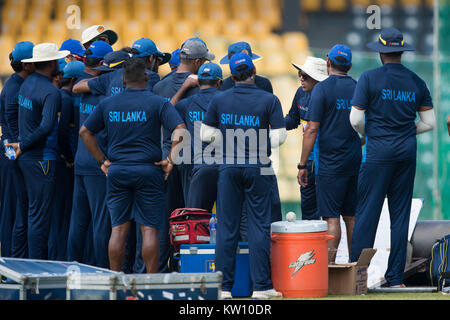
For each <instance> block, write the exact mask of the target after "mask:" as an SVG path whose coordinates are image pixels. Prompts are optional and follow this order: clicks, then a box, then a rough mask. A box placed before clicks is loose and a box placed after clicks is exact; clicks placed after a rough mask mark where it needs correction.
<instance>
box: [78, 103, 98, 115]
mask: <svg viewBox="0 0 450 320" xmlns="http://www.w3.org/2000/svg"><path fill="white" fill-rule="evenodd" d="M94 109H95V106H94V105H92V104H89V103H83V102H80V113H83V114H91V113H92V112H93V111H94Z"/></svg>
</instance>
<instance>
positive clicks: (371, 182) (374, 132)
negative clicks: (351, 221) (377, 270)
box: [350, 28, 436, 287]
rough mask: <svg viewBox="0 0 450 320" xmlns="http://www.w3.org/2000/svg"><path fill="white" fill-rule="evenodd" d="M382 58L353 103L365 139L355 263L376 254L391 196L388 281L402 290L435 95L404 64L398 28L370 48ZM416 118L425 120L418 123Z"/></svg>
mask: <svg viewBox="0 0 450 320" xmlns="http://www.w3.org/2000/svg"><path fill="white" fill-rule="evenodd" d="M367 46H368V48H370V49H371V50H373V51H376V52H379V54H380V59H381V62H382V63H383V66H382V67H379V68H376V69H372V70H369V71H366V72H364V73H363V74H362V75H361V76H360V78H359V80H358V85H357V86H356V90H355V95H354V97H353V100H352V105H353V108H352V111H351V115H350V121H351V123H352V125H353V127H354V128H355V130H356V131H358V132H359V133H360V134H361V135H363V136H365V137H366V146H365V150H364V156H363V163H362V165H361V170H360V173H359V181H358V204H357V207H356V216H355V228H354V235H353V242H352V251H351V260H352V261H357V260H358V258H359V255H360V254H361V251H362V250H363V249H364V248H372V247H373V244H374V241H375V235H376V231H377V226H378V221H379V218H380V214H381V210H382V207H383V203H384V200H385V197H386V196H387V199H388V200H387V201H388V207H389V215H390V220H391V250H390V254H389V260H388V267H387V270H386V273H385V279H386V281H387V283H388V286H391V287H403V286H404V285H403V271H404V269H405V263H406V262H405V261H406V247H407V242H408V228H409V219H410V212H411V202H412V196H413V188H414V177H415V172H416V152H417V141H416V135H417V134H421V133H424V132H427V131H430V130H433V128H434V127H435V122H436V120H435V115H434V111H433V103H432V99H431V95H430V92H429V90H428V88H427V86H426V84H425V82H424V81H423V80H422V79H421V78H420V77H419V76H418V75H416V74H415V73H414V72H412V71H411V70H409V69H407V68H406V67H405V66H404V65H403V64H402V63H401V57H402V54H403V52H405V51H413V50H414V48H413V47H412V46H411V45H409V44H407V43H405V41H404V39H403V35H402V33H401V32H400V31H399V30H397V29H395V28H387V29H384V30H382V31H381V34H380V36H379V38H378V41H375V42H371V43H369V44H368V45H367ZM417 113H418V114H419V117H420V120H419V121H418V122H415V120H416V117H417Z"/></svg>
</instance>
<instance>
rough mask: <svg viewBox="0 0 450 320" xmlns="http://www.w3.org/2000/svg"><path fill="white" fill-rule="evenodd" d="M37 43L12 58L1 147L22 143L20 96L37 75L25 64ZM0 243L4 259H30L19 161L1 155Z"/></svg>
mask: <svg viewBox="0 0 450 320" xmlns="http://www.w3.org/2000/svg"><path fill="white" fill-rule="evenodd" d="M33 47H34V45H33V43H32V42H29V41H24V42H19V43H17V44H16V45H15V47H14V49H13V51H12V52H11V54H10V61H11V67H12V69H13V70H14V73H13V74H12V75H11V76H10V77H9V79H8V80H7V81H6V82H5V85H4V87H3V90H2V92H1V96H0V126H1V127H2V137H1V146H2V147H3V146H4V144H5V142H6V141H8V142H9V143H11V142H18V141H19V140H18V139H19V101H18V94H19V90H20V87H21V86H22V84H23V82H24V80H25V79H26V78H27V77H28V76H29V75H30V74H32V73H33V72H34V65H33V64H32V63H22V62H21V60H23V59H29V58H31V57H32V56H33ZM0 179H1V183H0V217H1V219H0V234H1V238H0V242H1V244H2V246H1V255H2V256H4V257H10V256H11V257H14V258H26V257H27V255H28V248H27V220H28V204H27V201H28V200H27V195H26V190H25V187H24V180H23V176H22V173H21V172H20V170H19V167H18V164H17V162H16V161H9V160H8V159H7V158H6V157H5V156H4V152H1V154H0Z"/></svg>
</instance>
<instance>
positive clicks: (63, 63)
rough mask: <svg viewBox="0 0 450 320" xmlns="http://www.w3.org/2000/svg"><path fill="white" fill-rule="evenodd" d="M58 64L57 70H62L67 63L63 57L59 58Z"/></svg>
mask: <svg viewBox="0 0 450 320" xmlns="http://www.w3.org/2000/svg"><path fill="white" fill-rule="evenodd" d="M58 65H59V67H58V70H59V72H63V70H64V68H65V67H66V65H67V62H66V59H65V58H62V59H59V60H58Z"/></svg>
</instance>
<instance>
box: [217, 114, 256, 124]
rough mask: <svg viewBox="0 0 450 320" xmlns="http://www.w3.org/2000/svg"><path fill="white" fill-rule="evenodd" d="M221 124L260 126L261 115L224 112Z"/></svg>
mask: <svg viewBox="0 0 450 320" xmlns="http://www.w3.org/2000/svg"><path fill="white" fill-rule="evenodd" d="M220 119H221V120H220V123H221V124H228V125H236V126H243V127H260V126H261V123H260V121H259V116H252V115H237V114H232V113H222V115H221V117H220Z"/></svg>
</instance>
